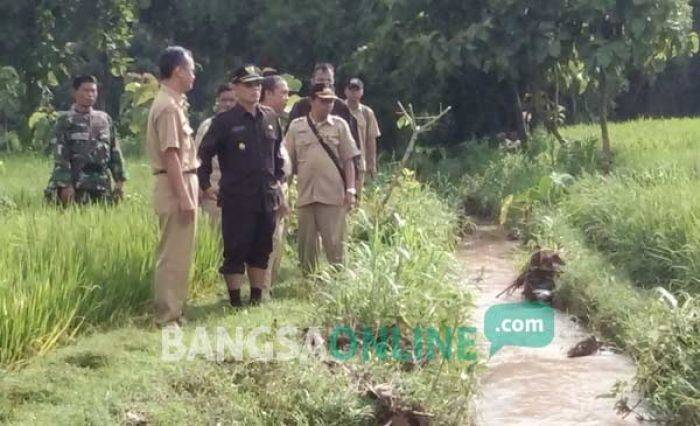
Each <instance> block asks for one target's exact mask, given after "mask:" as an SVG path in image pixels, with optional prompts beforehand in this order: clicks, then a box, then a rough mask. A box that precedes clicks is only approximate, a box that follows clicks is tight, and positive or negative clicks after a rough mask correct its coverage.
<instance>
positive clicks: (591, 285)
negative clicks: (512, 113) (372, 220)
mask: <svg viewBox="0 0 700 426" xmlns="http://www.w3.org/2000/svg"><path fill="white" fill-rule="evenodd" d="M562 133H563V135H564V136H565V137H566V138H568V139H569V140H570V143H569V144H568V145H566V146H560V145H559V144H558V143H556V142H555V141H553V140H551V139H550V138H548V137H546V136H545V135H542V134H537V135H536V137H535V139H534V140H532V141H531V143H530V144H529V146H528V147H527V149H525V150H523V151H519V152H512V153H506V152H502V151H498V150H496V149H491V150H488V151H485V148H484V147H485V146H488V145H487V144H484V143H480V144H476V145H475V144H467V145H465V146H463V147H462V148H461V149H459V150H457V151H456V152H453V153H451V154H450V155H446V156H442V157H440V156H438V158H442V161H438V162H437V163H436V164H433V165H427V166H423V168H424V169H426V170H433V171H434V170H443V169H444V170H448V171H449V172H450V173H449V178H448V179H449V180H450V182H451V183H450V185H447V187H450V186H451V187H456V188H458V191H459V192H460V193H461V194H462V199H463V201H464V204H465V209H466V210H467V211H468V212H472V213H476V214H481V215H485V216H487V217H490V218H492V219H496V220H501V221H503V222H504V223H505V224H506V225H507V226H510V227H518V228H521V229H522V230H524V231H525V233H524V234H525V236H526V237H528V238H530V239H531V241H530V244H532V245H535V244H539V245H540V246H552V245H556V246H558V247H561V248H563V250H564V251H565V256H566V257H565V260H567V262H568V267H567V272H566V274H565V275H564V276H563V277H562V282H563V283H564V285H563V287H562V288H561V289H560V291H559V297H561V298H562V300H564V301H565V302H567V306H568V308H569V309H572V310H573V311H574V312H576V313H578V314H579V315H581V316H582V317H583V318H585V319H587V320H588V321H589V322H590V323H591V325H592V326H593V327H594V328H595V329H597V330H599V331H601V332H602V333H603V334H605V335H606V336H608V337H609V338H612V339H613V340H616V341H617V342H618V344H619V345H620V346H622V347H624V348H625V350H626V351H627V352H628V353H629V354H630V355H631V356H632V357H633V358H634V359H635V361H636V362H637V368H638V370H637V375H636V377H635V383H634V385H635V387H636V389H637V390H638V391H640V392H641V393H642V394H643V395H644V396H645V397H646V401H647V404H648V406H649V408H650V409H651V410H652V412H653V414H654V415H655V416H656V417H658V418H660V419H662V420H663V421H665V422H670V423H674V424H697V423H698V422H700V376H699V375H698V373H697V371H700V341H699V340H698V336H699V335H700V333H699V331H700V328H699V327H700V325H699V324H698V319H699V318H700V295H699V294H698V293H699V292H700V281H698V279H699V277H700V257H699V256H700V220H699V217H700V216H699V215H698V212H700V191H698V190H697V188H699V187H700V173H699V172H700V154H699V153H700V137H698V136H699V135H700V119H669V120H637V121H631V122H626V123H614V124H612V125H611V126H610V134H611V138H612V149H613V153H614V161H613V163H614V164H613V173H612V174H611V175H610V176H607V177H603V176H602V175H601V173H600V163H599V153H598V150H599V149H600V148H599V147H600V142H599V134H600V130H599V128H598V127H597V126H595V125H580V126H573V127H567V128H564V129H562ZM491 145H493V144H491ZM433 156H435V154H433ZM460 161H462V164H463V168H462V172H461V177H459V176H460V173H459V172H457V171H456V167H455V165H457V164H459V162H460ZM443 163H444V164H445V167H443ZM419 164H420V162H419ZM656 287H659V288H661V289H665V290H659V289H657V288H656ZM663 291H670V292H671V294H672V296H671V297H672V298H675V299H676V300H677V307H675V308H669V307H668V306H666V305H664V304H662V303H659V302H658V300H657V299H659V297H661V295H662V294H664V293H663Z"/></svg>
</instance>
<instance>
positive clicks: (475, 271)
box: [458, 225, 638, 426]
mask: <svg viewBox="0 0 700 426" xmlns="http://www.w3.org/2000/svg"><path fill="white" fill-rule="evenodd" d="M515 248H516V244H515V243H512V242H509V241H507V240H506V239H505V237H504V235H503V234H502V233H501V232H499V230H498V229H497V228H496V227H494V226H488V225H485V226H480V227H479V230H478V232H477V233H476V234H475V235H474V236H473V237H472V238H471V239H470V240H469V241H467V242H466V243H465V244H464V245H463V246H462V247H461V249H460V250H459V251H458V258H459V260H460V263H461V264H462V265H463V267H464V273H465V276H466V277H467V280H466V283H465V285H468V286H472V287H476V291H475V293H476V294H477V297H476V300H475V303H476V309H475V317H474V321H475V323H476V324H475V325H476V326H477V328H478V329H479V330H483V319H484V313H485V312H486V310H487V309H488V308H489V307H491V306H493V305H496V304H499V303H509V302H519V301H521V298H520V295H519V294H514V295H512V296H501V298H499V299H496V295H497V294H498V293H499V292H500V291H501V290H503V289H504V288H505V287H507V286H508V285H509V284H510V283H511V282H512V281H513V279H514V278H515V276H516V275H517V272H516V271H517V269H516V266H515V265H514V263H513V252H514V250H515ZM588 335H589V334H588V333H587V332H586V330H584V329H583V328H582V327H581V326H579V325H578V324H576V322H574V321H573V320H572V318H571V317H569V316H568V315H566V314H564V313H561V312H558V311H557V312H556V316H555V337H554V341H553V342H552V343H551V344H550V345H549V346H547V347H545V348H540V349H533V348H519V347H511V346H507V347H504V348H503V349H501V350H500V351H499V352H498V353H496V354H495V355H494V356H493V357H492V358H491V359H489V361H488V362H487V365H486V366H487V370H486V371H485V372H484V373H483V374H482V376H481V392H482V395H481V397H480V398H479V399H478V401H477V423H476V424H477V425H499V426H511V425H533V426H534V425H538V426H540V425H557V426H560V425H630V424H638V422H637V420H635V418H634V415H630V416H629V417H627V418H626V419H623V418H621V417H619V416H618V415H617V414H616V413H615V410H614V407H613V406H614V404H615V400H614V399H612V398H597V396H599V395H603V394H607V393H609V392H610V390H611V388H612V386H613V385H614V384H615V382H616V381H617V380H620V379H628V378H630V377H631V376H632V375H633V374H634V367H633V365H632V363H631V362H630V361H629V360H628V359H627V358H626V357H624V356H622V355H618V354H615V353H612V352H600V353H598V354H597V355H592V356H587V357H581V358H567V356H566V352H567V350H568V349H569V348H571V347H572V346H574V345H575V344H576V343H577V342H579V341H581V340H583V339H584V338H586V337H587V336H588ZM483 340H484V341H482V342H480V345H483V346H482V347H484V349H485V348H487V344H488V343H487V342H485V339H483ZM487 354H488V352H486V356H488V355H487Z"/></svg>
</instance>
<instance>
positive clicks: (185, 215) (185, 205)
mask: <svg viewBox="0 0 700 426" xmlns="http://www.w3.org/2000/svg"><path fill="white" fill-rule="evenodd" d="M196 209H197V205H196V204H195V203H194V202H193V201H192V199H191V198H190V197H189V196H188V197H185V198H184V199H181V200H180V219H181V220H182V223H183V224H185V225H188V224H190V223H192V222H194V216H195V211H196Z"/></svg>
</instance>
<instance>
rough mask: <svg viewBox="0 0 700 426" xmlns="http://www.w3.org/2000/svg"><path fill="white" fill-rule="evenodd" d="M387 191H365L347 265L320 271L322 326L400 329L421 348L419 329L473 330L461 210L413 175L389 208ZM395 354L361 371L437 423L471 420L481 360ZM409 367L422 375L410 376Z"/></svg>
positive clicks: (379, 188) (403, 179) (404, 177)
mask: <svg viewBox="0 0 700 426" xmlns="http://www.w3.org/2000/svg"><path fill="white" fill-rule="evenodd" d="M384 190H385V186H384V184H383V183H380V184H379V185H377V186H374V187H371V188H368V189H367V190H366V191H364V192H363V201H362V207H361V208H360V209H359V210H358V211H357V212H355V214H354V215H353V216H352V222H351V229H352V233H351V238H350V240H349V243H348V254H347V264H346V265H345V267H344V268H342V269H340V270H339V271H334V270H333V269H331V268H327V269H325V270H324V271H322V272H321V273H320V275H319V278H320V280H319V282H320V288H319V291H320V297H316V299H315V303H314V309H315V312H316V315H317V318H318V320H319V321H320V322H321V324H322V325H326V326H329V327H333V326H337V325H343V326H347V327H350V328H352V329H354V330H356V331H357V332H358V336H361V335H362V334H361V333H362V332H364V331H365V330H366V329H370V330H372V331H373V332H377V330H378V328H379V327H382V326H384V327H392V326H396V327H398V328H399V329H400V334H401V337H402V338H403V339H407V340H405V341H404V342H402V346H403V345H404V344H405V343H406V341H409V342H411V343H415V342H412V337H413V330H414V328H416V327H423V328H427V327H432V328H435V329H440V328H441V327H451V328H452V329H454V328H456V327H458V326H468V325H469V323H468V320H469V312H470V310H471V299H470V295H469V294H468V293H467V292H465V290H464V289H463V288H460V287H459V285H458V283H459V281H458V278H457V275H456V273H455V260H454V258H453V255H452V253H453V251H454V247H455V244H456V242H457V240H456V238H455V231H456V226H457V222H458V221H457V219H458V218H457V214H456V211H455V210H454V209H452V208H450V207H449V206H448V205H447V204H446V202H445V201H444V200H443V199H442V198H441V197H439V196H438V195H437V194H436V193H435V192H434V191H433V190H431V189H429V188H427V187H426V185H424V184H421V183H419V182H418V181H417V180H416V179H415V177H414V175H413V173H412V172H410V171H408V170H404V171H403V175H402V177H401V179H400V181H399V186H398V187H397V188H396V190H395V191H394V193H393V195H392V197H391V199H390V201H389V202H388V204H386V205H382V201H383V198H384ZM442 338H443V339H445V338H446V336H445V335H443V336H442ZM392 349H393V345H392V347H390V348H388V351H389V357H388V358H387V359H385V360H382V359H377V358H375V357H373V358H372V362H371V363H370V364H363V363H359V365H356V366H355V368H357V369H358V370H360V371H367V372H368V374H370V375H371V376H372V377H374V380H383V381H386V382H389V383H394V384H396V386H397V388H398V390H399V392H400V393H401V395H402V396H403V397H404V398H407V399H408V400H409V401H410V402H412V403H415V404H419V405H423V406H424V407H425V409H426V410H428V411H429V412H430V413H432V414H434V416H435V417H434V418H433V420H434V421H435V422H436V423H437V424H464V423H465V422H467V421H468V420H469V419H470V415H471V410H470V398H469V397H468V395H471V394H473V392H474V381H473V380H472V379H473V372H474V371H475V367H476V363H475V362H465V361H464V360H462V361H460V360H457V359H454V358H453V359H449V360H448V359H441V360H439V361H434V362H431V363H428V365H425V366H419V365H416V364H413V363H412V362H409V363H408V364H406V362H405V361H403V362H400V361H397V360H396V359H392V357H393V355H395V354H393V353H392V352H391V351H392ZM404 349H407V350H409V351H411V349H412V347H411V345H410V344H408V345H407V346H405V347H404ZM474 350H475V349H474ZM474 360H476V357H475V358H474ZM418 364H420V361H418ZM407 367H408V368H409V369H415V371H413V372H412V373H406V372H404V369H405V368H407Z"/></svg>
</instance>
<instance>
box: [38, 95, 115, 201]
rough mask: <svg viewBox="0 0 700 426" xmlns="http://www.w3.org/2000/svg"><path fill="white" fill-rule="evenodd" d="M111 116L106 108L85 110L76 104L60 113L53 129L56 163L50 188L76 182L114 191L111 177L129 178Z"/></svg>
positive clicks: (80, 186) (89, 188)
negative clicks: (80, 109)
mask: <svg viewBox="0 0 700 426" xmlns="http://www.w3.org/2000/svg"><path fill="white" fill-rule="evenodd" d="M115 136H116V135H115V132H114V125H113V124H112V119H111V118H110V116H109V115H108V114H107V113H106V112H103V111H96V110H91V111H90V112H87V113H83V112H79V111H76V109H75V106H73V107H72V108H71V109H70V110H69V111H66V112H63V113H61V114H60V115H59V117H58V119H57V121H56V126H55V128H54V139H53V140H52V141H51V144H52V146H53V148H54V160H55V165H54V169H53V174H52V176H51V181H50V182H49V188H48V189H53V188H63V187H67V186H70V185H73V186H74V187H75V189H76V190H85V191H91V192H103V191H109V190H111V187H112V185H111V179H110V173H111V177H112V178H113V179H114V180H115V181H117V182H123V181H125V180H126V178H127V176H126V171H125V169H124V159H123V157H122V153H121V150H120V149H119V144H118V142H117V140H116V137H115Z"/></svg>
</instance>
